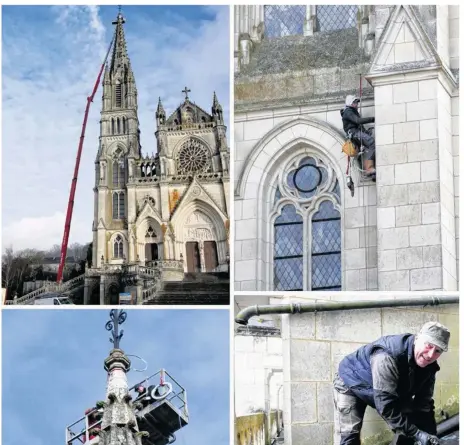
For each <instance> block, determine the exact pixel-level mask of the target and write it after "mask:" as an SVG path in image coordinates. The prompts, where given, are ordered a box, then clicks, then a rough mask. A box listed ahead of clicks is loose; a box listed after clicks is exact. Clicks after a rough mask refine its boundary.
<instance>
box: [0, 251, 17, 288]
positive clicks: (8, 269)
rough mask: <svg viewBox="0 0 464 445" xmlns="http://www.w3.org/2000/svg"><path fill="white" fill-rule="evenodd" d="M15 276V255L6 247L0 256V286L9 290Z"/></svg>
mask: <svg viewBox="0 0 464 445" xmlns="http://www.w3.org/2000/svg"><path fill="white" fill-rule="evenodd" d="M14 276H15V254H14V251H13V247H11V246H10V247H7V248H6V249H5V253H4V254H3V255H2V286H3V287H4V288H6V289H10V288H11V285H12V284H13V281H14Z"/></svg>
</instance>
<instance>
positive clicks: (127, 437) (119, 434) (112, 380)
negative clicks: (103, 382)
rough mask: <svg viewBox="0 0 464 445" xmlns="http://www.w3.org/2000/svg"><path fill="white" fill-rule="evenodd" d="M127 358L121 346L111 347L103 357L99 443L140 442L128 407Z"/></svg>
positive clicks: (126, 444)
mask: <svg viewBox="0 0 464 445" xmlns="http://www.w3.org/2000/svg"><path fill="white" fill-rule="evenodd" d="M130 365H131V362H130V360H129V359H128V358H127V356H126V355H125V354H124V351H122V350H121V349H113V350H112V351H111V352H110V355H109V357H107V358H106V360H105V370H106V371H107V372H108V381H107V388H106V400H105V408H104V411H103V420H102V424H101V430H100V431H99V433H98V435H99V439H100V440H99V444H102V445H141V444H142V435H143V432H139V430H138V426H137V420H136V417H135V413H134V409H133V407H132V402H131V396H130V394H129V386H128V383H127V376H126V373H127V372H128V371H129V369H130Z"/></svg>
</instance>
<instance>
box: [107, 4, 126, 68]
mask: <svg viewBox="0 0 464 445" xmlns="http://www.w3.org/2000/svg"><path fill="white" fill-rule="evenodd" d="M112 23H113V25H116V29H115V36H114V38H115V40H114V45H113V55H112V57H111V70H110V71H111V73H115V72H116V70H117V69H118V67H119V66H124V65H126V67H127V65H128V64H129V57H128V55H127V48H126V38H125V36H124V26H123V24H124V23H126V19H125V18H124V17H123V15H122V14H121V9H119V12H118V16H117V17H116V20H115V21H114V22H112Z"/></svg>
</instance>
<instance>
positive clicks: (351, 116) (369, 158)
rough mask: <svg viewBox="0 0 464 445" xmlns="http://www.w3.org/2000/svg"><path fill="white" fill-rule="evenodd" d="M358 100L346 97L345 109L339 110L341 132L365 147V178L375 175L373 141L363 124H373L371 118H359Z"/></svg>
mask: <svg viewBox="0 0 464 445" xmlns="http://www.w3.org/2000/svg"><path fill="white" fill-rule="evenodd" d="M358 105H359V98H358V97H356V96H352V95H348V96H346V99H345V108H343V109H342V110H340V114H341V116H342V121H343V130H344V131H345V133H346V134H347V135H348V136H352V137H354V138H355V139H357V140H358V141H359V142H361V143H362V145H363V146H364V147H365V150H364V154H363V163H364V165H363V169H364V171H365V173H366V175H367V176H372V175H374V174H375V168H374V159H375V140H374V138H373V137H372V136H371V135H370V134H369V133H368V132H367V131H366V129H365V128H364V124H370V123H372V122H375V118H373V117H361V115H360V114H359V111H358Z"/></svg>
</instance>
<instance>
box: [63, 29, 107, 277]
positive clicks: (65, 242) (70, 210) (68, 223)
mask: <svg viewBox="0 0 464 445" xmlns="http://www.w3.org/2000/svg"><path fill="white" fill-rule="evenodd" d="M113 41H114V37H113V39H112V40H111V43H110V46H109V48H108V51H107V53H106V56H105V60H104V61H103V63H102V66H101V68H100V72H99V73H98V77H97V81H96V82H95V85H94V87H93V91H92V94H91V95H90V96H89V97H87V105H86V107H85V114H84V122H83V123H82V131H81V137H80V139H79V147H78V149H77V157H76V165H75V166H74V176H73V179H72V182H71V191H70V192H69V201H68V210H67V212H66V221H65V223H64V234H63V241H62V243H61V256H60V266H59V268H58V274H57V276H56V281H57V282H58V283H60V282H61V280H62V278H63V269H64V265H65V262H66V254H67V252H68V240H69V232H70V230H71V219H72V214H73V208H74V195H75V194H76V185H77V174H78V173H79V164H80V162H81V154H82V146H83V145H84V137H85V128H86V126H87V118H88V116H89V109H90V104H91V103H92V102H93V98H94V97H95V93H96V92H97V89H98V85H99V83H100V79H101V75H102V73H103V70H104V68H105V63H106V61H107V59H108V56H109V54H110V50H111V47H112V46H113Z"/></svg>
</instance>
